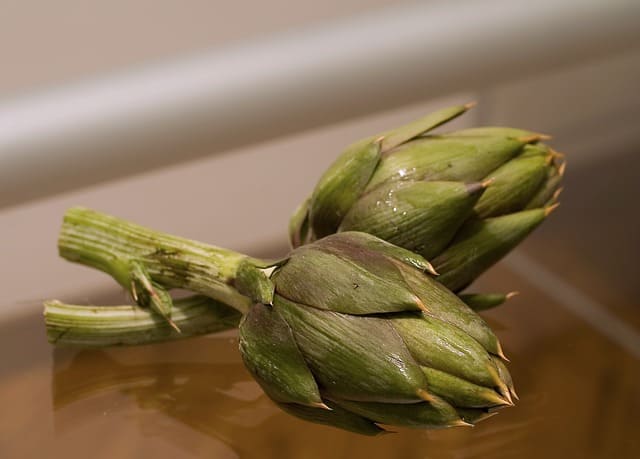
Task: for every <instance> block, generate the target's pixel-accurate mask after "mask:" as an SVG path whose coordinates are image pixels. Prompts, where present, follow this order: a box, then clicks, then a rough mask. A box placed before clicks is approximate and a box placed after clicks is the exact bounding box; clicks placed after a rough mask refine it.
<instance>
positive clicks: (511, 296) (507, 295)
mask: <svg viewBox="0 0 640 459" xmlns="http://www.w3.org/2000/svg"><path fill="white" fill-rule="evenodd" d="M518 295H520V292H518V291H517V290H514V291H513V292H509V293H507V294H506V295H505V298H506V299H507V300H509V299H511V298H513V297H514V296H518Z"/></svg>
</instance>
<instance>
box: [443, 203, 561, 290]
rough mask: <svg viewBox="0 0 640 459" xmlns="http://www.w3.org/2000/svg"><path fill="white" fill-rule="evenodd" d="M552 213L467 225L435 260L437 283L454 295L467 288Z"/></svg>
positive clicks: (530, 212) (543, 211) (515, 215)
mask: <svg viewBox="0 0 640 459" xmlns="http://www.w3.org/2000/svg"><path fill="white" fill-rule="evenodd" d="M550 210H551V208H545V209H532V210H524V211H521V212H516V213H513V214H508V215H503V216H500V217H494V218H487V219H485V220H473V221H470V222H468V223H467V224H465V225H464V226H463V227H462V228H461V229H460V231H459V232H458V234H457V235H456V237H455V238H454V240H453V241H452V242H451V245H449V247H447V249H445V251H444V252H443V253H441V254H440V255H438V257H436V258H435V259H434V260H433V264H434V267H435V268H436V270H437V271H438V272H439V273H441V275H440V276H439V277H438V281H439V282H441V283H442V284H443V285H445V286H446V287H447V288H449V289H450V290H453V291H454V292H457V291H459V290H461V289H463V288H465V287H466V286H467V285H469V284H470V283H471V282H472V281H473V280H474V279H475V278H476V277H478V276H479V275H480V274H481V273H482V272H484V271H485V270H486V269H487V268H488V267H489V266H491V265H493V264H494V263H495V262H497V261H498V260H499V259H501V258H502V257H503V256H504V255H506V254H507V253H508V252H509V251H510V250H511V249H513V248H514V247H515V246H516V245H518V244H519V243H520V242H521V241H522V240H523V239H524V238H525V237H526V236H527V235H528V234H529V233H530V232H531V231H533V230H534V229H535V228H536V227H537V226H538V225H539V224H540V223H542V221H543V220H544V219H545V217H546V216H547V215H548V214H549V212H550Z"/></svg>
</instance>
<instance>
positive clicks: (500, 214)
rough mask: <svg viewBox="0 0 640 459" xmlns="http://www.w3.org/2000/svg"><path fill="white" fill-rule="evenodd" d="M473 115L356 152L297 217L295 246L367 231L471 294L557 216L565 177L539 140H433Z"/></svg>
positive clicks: (373, 142)
mask: <svg viewBox="0 0 640 459" xmlns="http://www.w3.org/2000/svg"><path fill="white" fill-rule="evenodd" d="M470 106H471V105H464V106H457V107H451V108H447V109H444V110H440V111H438V112H435V113H432V114H430V115H428V116H426V117H424V118H422V119H420V120H418V121H416V122H414V123H412V124H409V125H407V126H403V127H400V128H397V129H394V130H392V131H389V132H386V133H383V134H380V135H377V136H373V137H370V138H367V139H364V140H361V141H359V142H356V143H354V144H353V145H351V146H350V147H348V148H347V149H346V150H345V151H344V153H343V154H342V155H341V156H340V157H339V158H338V159H337V160H336V161H335V162H334V164H333V165H332V166H331V167H330V168H329V169H328V170H327V171H326V172H325V174H324V175H323V176H322V178H321V179H320V181H319V183H318V184H317V186H316V188H315V190H314V191H313V193H312V195H311V197H310V198H309V199H307V200H306V201H305V202H304V203H303V204H302V205H301V206H300V208H299V209H298V210H297V211H296V213H295V214H294V216H293V217H292V219H291V223H290V230H289V234H290V240H291V243H292V245H293V246H294V247H298V246H300V245H302V244H305V243H307V242H311V241H314V240H316V239H320V238H322V237H324V236H327V235H329V234H333V233H336V232H341V231H363V232H366V233H369V234H373V235H375V236H377V237H379V238H381V239H384V240H386V241H389V242H391V243H393V244H395V245H398V246H401V247H404V248H406V249H409V250H411V251H413V252H416V253H419V254H420V255H422V256H423V257H425V258H427V259H429V260H431V261H432V263H433V265H434V267H435V269H436V270H437V271H438V272H439V273H440V277H439V278H438V280H439V281H440V282H441V283H443V284H444V285H446V286H447V287H448V288H449V289H451V290H453V291H455V292H457V291H460V290H462V289H463V288H465V287H466V286H467V285H469V284H470V283H471V282H472V281H473V280H474V279H475V278H476V277H477V276H479V275H480V274H481V273H482V272H484V271H485V270H486V269H487V268H489V267H490V266H491V265H493V264H494V263H495V262H497V261H498V260H499V259H500V258H502V257H503V256H504V255H505V254H506V253H507V252H509V251H510V250H511V249H513V248H514V247H515V246H516V245H517V244H518V243H520V242H521V241H522V240H523V239H524V238H525V237H526V236H527V235H528V234H529V233H530V232H531V231H532V230H533V229H534V228H536V227H537V226H538V225H539V224H540V223H541V222H542V221H543V220H544V219H545V217H546V216H547V215H548V214H549V213H550V212H551V211H552V210H553V209H554V208H555V206H556V203H557V199H558V195H559V193H560V191H561V188H560V184H561V180H562V176H563V173H564V162H563V161H562V160H561V155H560V154H559V153H557V152H555V151H554V150H553V149H551V148H550V147H548V146H546V145H544V144H543V143H541V140H544V139H545V136H543V135H541V134H537V133H534V132H530V131H525V130H521V129H514V128H505V127H482V128H473V129H464V130H459V131H454V132H450V133H445V134H438V135H433V134H429V131H431V130H432V129H434V128H435V127H437V126H440V125H442V124H444V123H446V122H447V121H449V120H451V119H453V118H455V117H457V116H459V115H461V114H462V113H464V112H465V111H466V110H467V109H468V108H470Z"/></svg>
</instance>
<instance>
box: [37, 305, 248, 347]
mask: <svg viewBox="0 0 640 459" xmlns="http://www.w3.org/2000/svg"><path fill="white" fill-rule="evenodd" d="M44 318H45V323H46V326H47V337H48V339H49V342H51V343H52V344H56V345H58V344H63V345H75V346H83V347H106V346H118V345H126V346H128V345H137V344H150V343H156V342H160V341H169V340H174V339H180V338H188V337H191V336H198V335H204V334H208V333H214V332H219V331H223V330H228V329H232V328H235V327H237V326H238V323H239V322H240V318H241V314H240V313H239V312H238V311H236V310H235V309H233V308H230V307H229V306H226V305H225V304H222V303H220V302H218V301H216V300H213V299H211V298H208V297H205V296H199V295H198V296H192V297H188V298H182V299H179V300H176V301H175V302H174V303H173V308H172V315H171V319H172V321H173V322H174V324H175V325H176V326H178V327H179V328H180V332H178V331H176V330H175V329H174V328H173V327H172V326H171V325H170V324H169V323H168V322H167V321H166V320H164V319H163V318H162V317H160V316H159V315H158V314H156V313H155V312H153V311H151V310H149V309H147V308H141V307H139V306H75V305H69V304H63V303H61V302H59V301H56V300H53V301H47V302H45V304H44Z"/></svg>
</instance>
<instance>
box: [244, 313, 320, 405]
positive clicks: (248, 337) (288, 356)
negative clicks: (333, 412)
mask: <svg viewBox="0 0 640 459" xmlns="http://www.w3.org/2000/svg"><path fill="white" fill-rule="evenodd" d="M239 330H240V354H241V356H242V360H243V361H244V364H245V366H246V367H247V369H248V370H249V372H250V373H251V374H252V375H253V377H254V378H255V379H256V381H257V382H258V384H260V386H261V387H262V389H263V390H264V391H265V393H266V394H267V395H269V397H270V398H271V399H273V400H275V401H277V402H280V403H297V404H300V405H305V406H311V407H320V408H322V407H325V405H324V404H323V402H322V398H321V397H320V392H319V391H318V386H317V384H316V381H315V379H314V377H313V375H312V374H311V371H310V370H309V367H307V364H306V363H305V360H304V358H303V357H302V354H301V353H300V351H299V350H298V345H297V344H296V341H295V339H294V337H293V333H292V332H291V329H290V328H289V326H288V325H287V323H286V322H285V321H284V320H283V319H282V317H281V316H280V314H279V313H278V311H276V310H274V308H272V307H269V306H266V305H263V304H256V305H254V306H252V307H251V309H250V310H249V312H248V313H247V314H246V315H245V316H244V318H243V319H242V322H241V323H240V327H239Z"/></svg>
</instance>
